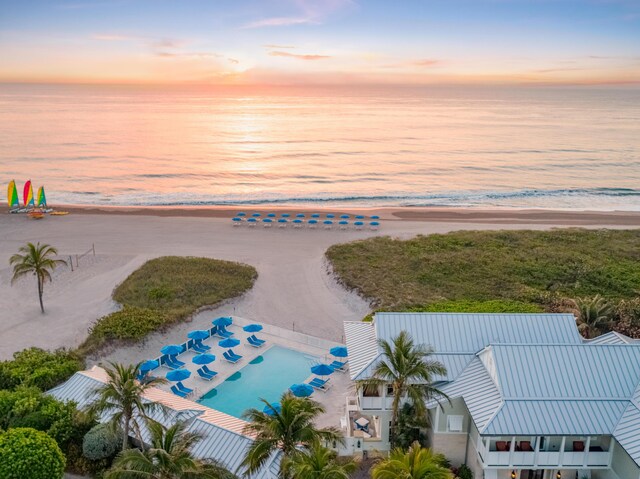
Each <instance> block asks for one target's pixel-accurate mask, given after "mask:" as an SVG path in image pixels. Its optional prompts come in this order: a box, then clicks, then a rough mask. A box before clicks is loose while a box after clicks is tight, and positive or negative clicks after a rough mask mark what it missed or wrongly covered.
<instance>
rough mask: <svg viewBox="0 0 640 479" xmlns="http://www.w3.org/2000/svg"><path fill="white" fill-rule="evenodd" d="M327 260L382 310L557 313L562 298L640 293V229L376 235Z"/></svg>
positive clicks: (611, 297)
mask: <svg viewBox="0 0 640 479" xmlns="http://www.w3.org/2000/svg"><path fill="white" fill-rule="evenodd" d="M327 257H328V258H329V260H330V261H331V263H332V265H333V269H334V271H335V273H336V274H337V276H338V278H339V279H340V280H341V281H342V282H343V283H344V285H345V286H346V287H348V288H352V289H355V290H357V291H358V292H359V293H360V294H362V295H363V296H364V297H366V298H368V299H370V300H372V301H373V303H374V304H375V306H376V307H378V308H380V309H382V310H402V311H406V310H411V309H415V308H418V309H421V310H422V308H425V309H429V310H431V309H432V308H436V307H441V306H445V307H446V306H448V305H449V306H450V307H451V308H452V309H453V308H457V307H458V306H460V305H462V306H464V305H467V306H468V308H469V309H471V310H474V309H476V308H478V309H481V310H484V311H487V309H483V308H489V310H491V308H493V307H495V308H497V309H498V310H499V311H504V309H503V306H504V307H506V309H508V307H509V306H511V305H513V306H516V307H517V308H518V310H520V311H521V310H522V308H529V307H531V308H543V309H544V310H547V311H554V310H556V308H557V305H558V303H562V302H563V301H564V300H565V298H576V297H590V296H594V295H596V294H600V295H602V296H603V297H604V298H605V299H606V300H607V301H610V302H614V301H615V302H618V301H620V300H629V299H632V298H634V297H635V296H636V295H637V292H638V290H640V231H639V230H624V231H614V230H582V229H562V230H552V231H459V232H455V233H449V234H444V235H430V236H418V237H416V238H414V239H411V240H407V241H402V240H397V239H392V238H389V237H379V238H372V239H368V240H364V241H356V242H353V243H348V244H342V245H335V246H332V247H331V248H329V250H328V251H327ZM505 301H506V302H507V303H504V302H505ZM513 301H516V302H517V303H511V302H513ZM451 302H453V303H451ZM460 302H461V303H460Z"/></svg>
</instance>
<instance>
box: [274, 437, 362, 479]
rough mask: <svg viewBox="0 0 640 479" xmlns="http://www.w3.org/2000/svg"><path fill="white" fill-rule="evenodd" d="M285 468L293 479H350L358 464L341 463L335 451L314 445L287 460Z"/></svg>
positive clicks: (351, 462)
mask: <svg viewBox="0 0 640 479" xmlns="http://www.w3.org/2000/svg"><path fill="white" fill-rule="evenodd" d="M283 468H284V470H285V472H286V474H287V475H288V476H290V477H291V478H292V479H349V474H351V473H352V472H353V471H355V469H356V463H355V462H353V461H348V462H344V463H340V462H339V461H338V460H337V454H336V453H335V452H334V451H332V450H331V449H328V448H326V447H323V446H322V445H321V444H319V443H314V444H313V445H312V446H311V447H310V448H309V449H308V450H307V451H304V452H299V453H297V454H294V455H293V456H291V457H289V458H288V459H286V460H285V463H284V465H283Z"/></svg>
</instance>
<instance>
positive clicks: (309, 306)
mask: <svg viewBox="0 0 640 479" xmlns="http://www.w3.org/2000/svg"><path fill="white" fill-rule="evenodd" d="M383 218H384V217H383ZM564 222H565V221H564V220H562V219H560V220H558V219H553V220H549V222H548V223H545V222H544V218H542V219H541V218H540V217H536V218H535V222H532V223H528V222H527V221H526V217H525V221H522V220H520V221H516V222H507V221H505V218H500V219H498V220H497V222H496V223H491V222H490V219H487V218H483V219H482V221H481V222H473V221H466V222H458V221H455V222H453V221H443V219H442V218H439V219H438V220H436V221H428V220H427V221H425V220H424V219H420V220H414V219H413V218H412V219H402V220H401V219H398V218H397V217H396V218H395V219H389V220H385V219H383V221H382V227H381V229H380V230H379V231H370V230H363V231H355V230H348V231H342V230H336V229H334V230H323V229H318V230H307V229H289V228H287V229H279V228H276V227H273V228H263V227H262V226H257V227H255V228H248V227H246V226H242V227H233V226H232V225H231V224H230V223H231V222H230V220H229V218H228V217H227V218H222V217H206V216H188V217H184V216H171V215H155V214H151V213H150V214H149V215H143V214H125V213H118V214H93V213H92V214H71V215H69V216H61V217H47V218H45V219H43V220H40V221H33V220H29V219H28V218H27V217H26V216H25V215H8V214H7V215H0V360H4V359H9V358H10V357H11V355H12V354H13V352H15V351H20V350H22V349H24V348H26V347H30V346H38V347H42V348H49V349H54V348H59V347H75V346H78V345H79V344H80V343H81V342H82V341H83V340H84V338H85V337H86V335H87V332H88V329H89V328H90V327H91V325H92V324H93V323H94V322H95V321H96V319H98V318H100V317H101V316H103V315H105V314H107V313H109V312H112V311H115V310H117V309H118V307H119V306H118V305H117V304H116V303H115V302H114V301H113V300H112V299H111V293H112V291H113V289H114V288H115V287H116V286H117V285H118V284H119V283H120V282H122V281H123V280H124V279H125V278H126V277H127V275H128V274H130V273H131V272H132V271H134V270H135V269H136V268H138V267H139V266H140V265H142V264H143V263H144V262H145V261H147V260H149V259H151V258H154V257H158V256H165V255H178V256H206V257H211V258H218V259H226V260H232V261H240V262H243V263H247V264H250V265H253V266H254V267H255V268H256V269H257V270H258V275H259V276H258V279H257V281H256V283H255V285H254V287H253V289H252V290H250V291H249V292H248V293H246V294H245V295H244V296H242V297H241V298H238V299H235V300H232V301H229V302H227V303H225V304H223V305H221V306H220V307H218V308H217V309H216V310H215V311H212V312H211V314H212V316H214V315H231V316H234V315H238V316H242V317H246V318H252V319H254V320H255V321H259V322H263V323H268V324H273V325H276V326H280V327H282V328H287V329H295V330H296V331H300V332H303V333H306V334H309V335H312V336H317V337H320V338H325V339H329V340H332V341H342V334H343V330H342V323H343V322H344V321H352V320H358V319H361V318H362V317H363V316H365V315H366V314H367V313H368V312H369V311H370V305H369V304H368V303H367V302H366V301H364V300H363V299H361V298H360V297H358V296H357V295H356V294H354V293H350V292H348V291H346V290H344V288H342V287H341V286H340V285H339V284H338V283H337V282H336V281H335V279H334V278H333V276H331V275H330V274H328V265H327V263H326V261H325V256H324V253H325V251H326V250H327V248H328V247H329V246H331V245H332V244H335V243H342V242H347V241H353V240H356V239H362V238H367V237H371V236H374V235H391V236H395V237H401V238H409V237H412V236H415V235H417V234H430V233H445V232H449V231H454V230H460V229H516V228H517V229H527V228H528V229H531V228H535V229H542V228H550V227H553V226H560V225H562V224H563V223H564ZM566 223H567V224H573V222H572V221H566ZM611 223H612V227H616V226H615V225H616V221H613V220H612V221H611ZM602 225H603V226H604V225H607V221H606V218H605V220H604V221H603V222H602ZM590 226H591V227H595V226H598V225H597V224H593V222H591V223H590ZM617 227H631V226H625V225H620V226H617ZM28 241H30V242H34V243H35V242H38V241H40V242H43V243H48V244H51V245H53V246H55V247H57V248H58V250H59V253H60V255H61V257H62V258H64V259H67V260H68V259H69V256H71V257H72V258H73V261H74V269H75V270H74V271H73V272H72V271H71V270H70V268H68V267H61V268H60V269H59V270H58V271H57V272H56V273H55V276H54V281H53V283H52V284H47V285H46V286H45V294H44V304H45V308H46V313H45V314H44V315H43V314H41V313H40V311H39V306H38V301H37V290H36V281H35V279H34V278H32V277H27V278H23V279H21V280H20V281H18V282H17V283H16V284H15V285H13V286H11V284H10V279H11V268H10V267H9V264H8V261H9V258H10V256H11V255H12V254H14V253H16V252H17V251H18V248H19V247H20V246H22V245H24V244H25V243H26V242H28ZM93 244H95V251H96V256H93V254H89V255H87V256H85V257H84V258H82V259H80V264H79V266H77V265H76V264H75V255H79V254H82V253H84V252H86V251H88V250H89V249H90V248H91V247H92V245H93Z"/></svg>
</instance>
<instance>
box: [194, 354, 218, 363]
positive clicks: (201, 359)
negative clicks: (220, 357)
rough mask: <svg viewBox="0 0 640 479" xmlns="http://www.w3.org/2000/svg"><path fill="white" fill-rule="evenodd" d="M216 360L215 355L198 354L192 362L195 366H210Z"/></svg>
mask: <svg viewBox="0 0 640 479" xmlns="http://www.w3.org/2000/svg"><path fill="white" fill-rule="evenodd" d="M215 360H216V357H215V356H214V355H213V354H209V353H204V354H198V355H197V356H194V357H193V359H192V360H191V361H192V362H193V364H210V363H212V362H214V361H215Z"/></svg>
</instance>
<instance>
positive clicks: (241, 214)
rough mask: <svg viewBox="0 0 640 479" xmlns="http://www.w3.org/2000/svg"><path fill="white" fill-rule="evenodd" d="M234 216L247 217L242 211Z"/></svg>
mask: <svg viewBox="0 0 640 479" xmlns="http://www.w3.org/2000/svg"><path fill="white" fill-rule="evenodd" d="M236 216H247V214H246V213H245V212H244V211H241V212H240V213H238V214H237V215H236Z"/></svg>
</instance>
